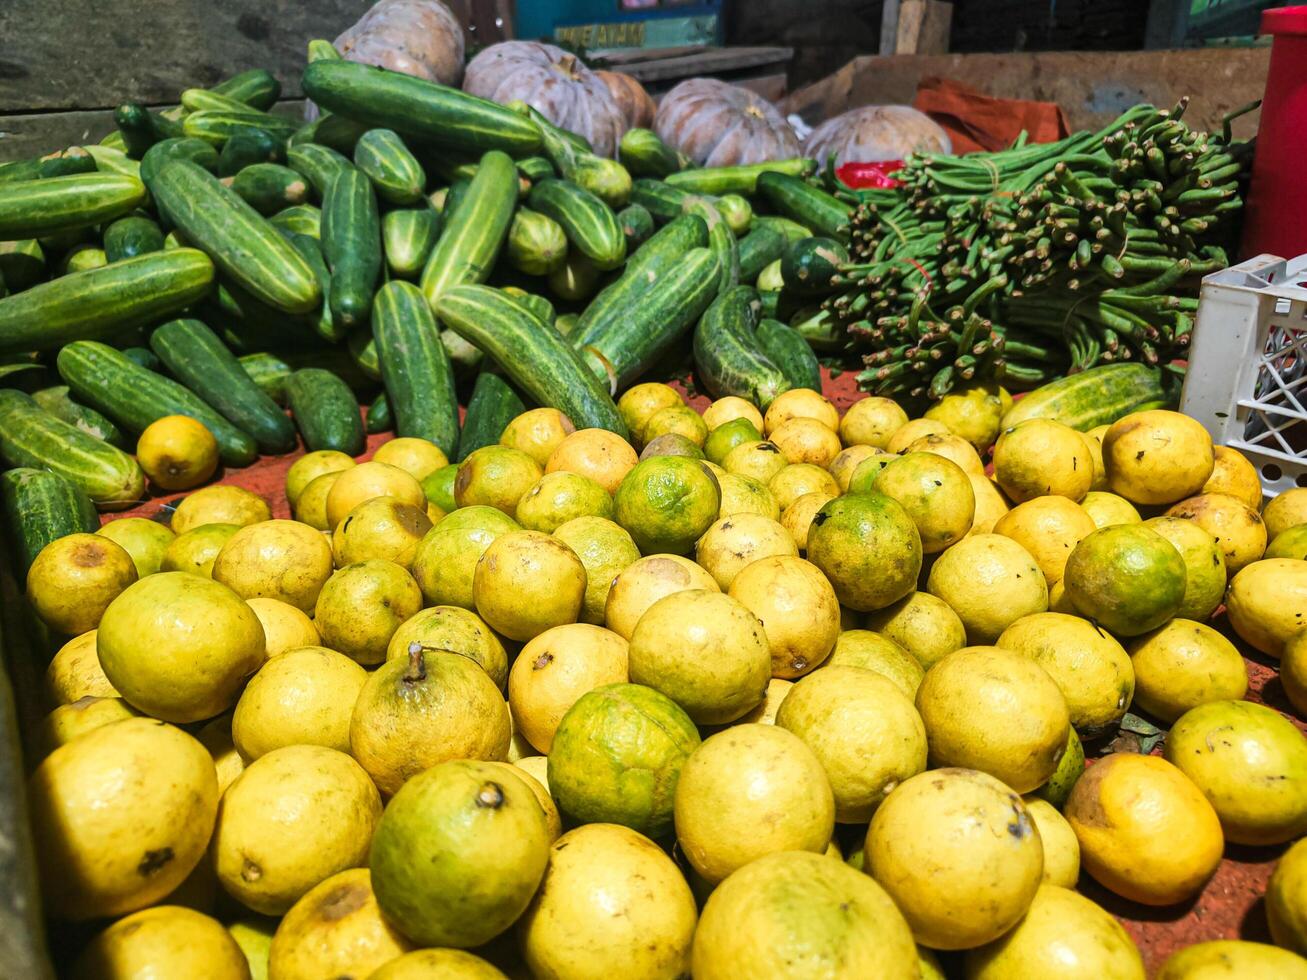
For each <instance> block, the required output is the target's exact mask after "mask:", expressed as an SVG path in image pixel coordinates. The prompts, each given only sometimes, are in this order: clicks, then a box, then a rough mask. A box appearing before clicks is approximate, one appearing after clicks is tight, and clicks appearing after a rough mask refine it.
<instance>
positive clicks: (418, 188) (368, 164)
mask: <svg viewBox="0 0 1307 980" xmlns="http://www.w3.org/2000/svg"><path fill="white" fill-rule="evenodd" d="M354 166H356V167H358V168H359V169H360V170H362V171H363V173H365V174H366V175H367V178H368V180H370V181H372V186H373V187H375V188H376V189H377V196H378V197H380V198H381V199H382V200H383V201H385V202H386V203H387V204H400V205H404V204H414V203H416V202H417V201H419V200H421V198H422V190H423V188H425V187H426V185H427V175H426V174H425V173H424V172H423V171H422V164H420V163H418V161H417V158H416V157H415V156H413V154H412V153H411V152H409V148H408V147H407V146H405V145H404V141H403V140H402V139H401V138H400V136H399V134H398V133H396V132H395V131H394V130H393V129H369V130H368V131H367V132H366V133H364V134H363V135H362V136H360V137H359V140H358V142H357V143H356V144H355V145H354Z"/></svg>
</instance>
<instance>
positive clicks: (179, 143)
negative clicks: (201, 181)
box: [141, 136, 225, 192]
mask: <svg viewBox="0 0 1307 980" xmlns="http://www.w3.org/2000/svg"><path fill="white" fill-rule="evenodd" d="M174 160H189V161H191V163H194V164H198V165H199V166H201V167H203V168H204V169H205V170H207V171H209V173H211V174H212V173H218V172H219V170H218V165H219V157H218V151H217V150H215V149H214V148H213V147H212V146H210V145H209V144H208V143H206V142H204V140H197V139H191V138H190V137H189V136H181V137H177V138H176V139H166V140H161V141H160V142H158V143H155V144H154V146H152V147H150V149H149V151H148V152H147V153H146V154H145V156H143V157H141V180H142V181H144V182H145V186H146V187H149V188H150V189H151V192H153V189H154V179H155V178H156V177H158V176H159V174H160V172H161V171H162V170H163V168H164V167H166V166H167V165H168V164H170V163H172V162H173V161H174ZM224 176H225V175H224Z"/></svg>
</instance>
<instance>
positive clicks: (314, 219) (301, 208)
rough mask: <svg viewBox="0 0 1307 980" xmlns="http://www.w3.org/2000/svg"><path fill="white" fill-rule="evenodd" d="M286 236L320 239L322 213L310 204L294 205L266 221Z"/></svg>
mask: <svg viewBox="0 0 1307 980" xmlns="http://www.w3.org/2000/svg"><path fill="white" fill-rule="evenodd" d="M268 220H269V221H270V222H271V223H272V224H274V225H275V226H276V227H278V228H280V229H281V230H282V231H284V232H287V233H288V234H294V235H308V236H309V237H310V238H321V237H322V211H321V209H319V208H315V207H314V206H313V205H312V204H295V205H292V206H291V207H288V208H286V210H284V211H278V212H277V213H276V214H274V215H273V216H272V217H271V218H269V219H268Z"/></svg>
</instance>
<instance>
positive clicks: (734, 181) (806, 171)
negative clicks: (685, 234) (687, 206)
mask: <svg viewBox="0 0 1307 980" xmlns="http://www.w3.org/2000/svg"><path fill="white" fill-rule="evenodd" d="M816 172H817V161H816V160H812V159H809V158H808V157H791V158H790V159H788V160H769V161H767V162H766V163H743V164H738V165H736V166H733V167H695V168H692V169H689V170H685V169H682V170H681V172H680V173H675V174H670V175H669V176H668V177H666V178H665V179H666V181H667V183H669V184H671V185H672V186H673V187H680V188H683V189H685V190H687V191H690V192H691V193H692V194H745V195H748V196H750V197H752V196H753V194H754V193H755V192H756V191H757V189H758V178H759V177H761V176H762V175H763V174H786V175H788V176H790V177H810V176H812V175H813V174H815V173H816Z"/></svg>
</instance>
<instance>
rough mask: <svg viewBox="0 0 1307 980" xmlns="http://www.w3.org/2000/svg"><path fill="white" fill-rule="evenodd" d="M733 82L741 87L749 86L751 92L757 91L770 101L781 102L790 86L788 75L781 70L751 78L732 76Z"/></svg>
mask: <svg viewBox="0 0 1307 980" xmlns="http://www.w3.org/2000/svg"><path fill="white" fill-rule="evenodd" d="M731 84H732V85H738V86H740V88H747V89H748V90H749V91H751V92H757V93H758V94H759V95H761V96H762V97H763V98H764V99H766V100H767V101H768V102H779V101H780V100H781V99H783V98H784V97H785V92H786V89H788V88H789V79H788V78H787V77H786V75H785V72H779V73H776V74H771V75H757V76H752V77H749V78H732V79H731Z"/></svg>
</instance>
